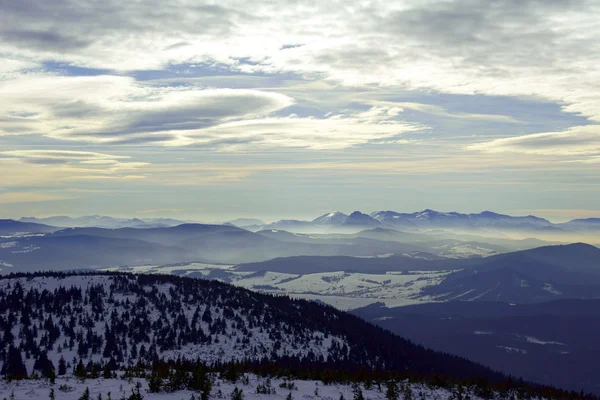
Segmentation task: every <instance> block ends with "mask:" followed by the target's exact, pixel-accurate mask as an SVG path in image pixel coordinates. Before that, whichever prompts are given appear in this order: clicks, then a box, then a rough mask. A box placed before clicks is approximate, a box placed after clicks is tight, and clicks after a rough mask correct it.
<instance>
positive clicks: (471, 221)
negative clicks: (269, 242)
mask: <svg viewBox="0 0 600 400" xmlns="http://www.w3.org/2000/svg"><path fill="white" fill-rule="evenodd" d="M19 221H20V222H28V223H36V224H44V225H50V226H55V227H61V228H71V227H100V228H112V229H115V228H160V227H171V226H176V225H181V224H184V223H191V222H193V221H183V220H177V219H172V218H150V219H139V218H113V217H107V216H100V215H92V216H83V217H75V218H72V217H67V216H53V217H45V218H36V217H22V218H20V219H19ZM224 224H227V225H233V226H237V227H240V228H245V229H249V230H253V231H257V230H264V229H267V230H268V229H283V230H289V231H293V232H297V233H299V232H304V233H317V232H321V233H324V232H327V231H329V232H332V231H339V232H344V231H346V232H347V231H353V230H356V229H367V228H374V227H383V228H392V229H400V230H407V231H415V230H422V229H456V230H490V229H491V230H498V231H531V232H541V233H553V232H563V231H565V232H571V231H585V232H595V231H599V230H600V218H587V219H574V220H571V221H569V222H564V223H552V222H550V221H549V220H547V219H544V218H540V217H536V216H533V215H529V216H510V215H505V214H499V213H495V212H491V211H483V212H480V213H458V212H439V211H435V210H430V209H426V210H423V211H418V212H412V213H400V212H396V211H374V212H372V213H370V214H365V213H362V212H360V211H354V212H352V213H350V214H344V213H342V212H339V211H335V212H330V213H326V214H323V215H321V216H319V217H317V218H315V219H314V220H310V221H304V220H296V219H282V220H279V221H275V222H271V223H265V222H263V221H261V220H259V219H255V218H238V219H235V220H231V221H227V222H224Z"/></svg>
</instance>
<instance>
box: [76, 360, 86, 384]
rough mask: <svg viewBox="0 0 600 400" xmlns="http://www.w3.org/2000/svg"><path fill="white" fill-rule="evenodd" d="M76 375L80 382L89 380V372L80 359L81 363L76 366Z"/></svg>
mask: <svg viewBox="0 0 600 400" xmlns="http://www.w3.org/2000/svg"><path fill="white" fill-rule="evenodd" d="M74 373H75V376H76V377H77V378H79V379H80V380H85V378H87V371H86V370H85V367H84V366H83V361H82V360H81V359H79V362H78V363H77V365H76V366H75V371H74Z"/></svg>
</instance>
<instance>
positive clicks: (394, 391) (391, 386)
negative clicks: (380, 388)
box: [385, 380, 398, 400]
mask: <svg viewBox="0 0 600 400" xmlns="http://www.w3.org/2000/svg"><path fill="white" fill-rule="evenodd" d="M385 398H386V399H387V400H398V387H397V385H396V382H394V381H392V380H389V381H387V390H386V392H385Z"/></svg>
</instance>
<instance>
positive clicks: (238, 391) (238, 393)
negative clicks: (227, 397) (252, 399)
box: [231, 386, 244, 400]
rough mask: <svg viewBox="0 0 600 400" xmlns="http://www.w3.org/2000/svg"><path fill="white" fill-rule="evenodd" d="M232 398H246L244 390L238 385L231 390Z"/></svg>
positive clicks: (233, 399) (241, 399) (242, 399)
mask: <svg viewBox="0 0 600 400" xmlns="http://www.w3.org/2000/svg"><path fill="white" fill-rule="evenodd" d="M231 400H244V391H243V390H242V389H238V387H237V386H236V387H235V388H234V389H233V392H231Z"/></svg>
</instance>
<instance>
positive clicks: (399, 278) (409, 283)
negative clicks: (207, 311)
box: [106, 263, 453, 310]
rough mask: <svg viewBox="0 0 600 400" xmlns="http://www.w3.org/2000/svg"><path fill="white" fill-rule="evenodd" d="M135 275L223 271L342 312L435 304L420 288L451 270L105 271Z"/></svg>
mask: <svg viewBox="0 0 600 400" xmlns="http://www.w3.org/2000/svg"><path fill="white" fill-rule="evenodd" d="M106 270H120V271H129V272H135V273H162V274H172V273H177V274H178V275H189V274H191V273H193V274H194V275H195V276H197V275H198V274H201V275H202V277H203V278H206V279H213V277H212V276H211V273H213V272H214V271H217V270H218V271H222V272H225V273H226V275H225V276H222V275H221V274H219V275H217V277H216V278H214V279H217V280H221V281H225V282H229V283H231V284H233V285H236V286H240V287H243V288H246V289H249V290H254V291H259V292H265V293H276V294H285V295H289V296H290V297H294V298H302V299H309V300H320V301H322V302H324V303H327V304H330V305H332V306H334V307H336V308H339V309H341V310H350V309H354V308H358V307H363V306H366V305H369V304H372V303H375V302H383V303H385V304H386V305H387V306H388V307H397V306H404V305H410V304H420V303H423V302H431V301H435V299H433V298H429V297H427V298H425V297H422V296H421V291H422V289H423V288H425V287H427V286H431V285H437V284H439V283H440V282H441V281H442V280H443V279H444V278H445V277H446V275H448V274H449V273H451V272H453V271H436V272H431V271H410V272H407V273H402V272H388V273H386V274H365V273H354V272H344V271H338V272H324V273H313V274H288V273H282V272H270V271H267V272H261V273H260V274H259V273H257V272H238V271H236V270H235V267H234V266H232V265H217V264H202V263H191V264H180V265H177V266H172V265H168V266H155V265H154V266H140V267H138V266H133V267H126V268H123V267H121V268H107V269H106Z"/></svg>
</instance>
